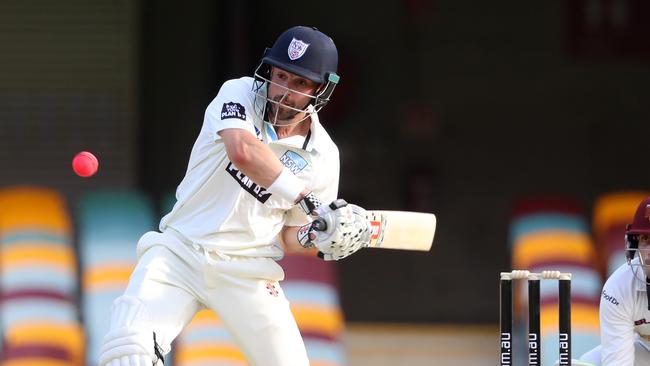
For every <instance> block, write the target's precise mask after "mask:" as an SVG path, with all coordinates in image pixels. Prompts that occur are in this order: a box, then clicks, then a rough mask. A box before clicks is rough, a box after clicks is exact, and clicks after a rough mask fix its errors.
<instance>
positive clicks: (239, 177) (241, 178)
mask: <svg viewBox="0 0 650 366" xmlns="http://www.w3.org/2000/svg"><path fill="white" fill-rule="evenodd" d="M226 171H227V172H228V174H230V175H231V176H232V177H233V178H235V180H236V181H237V183H239V185H240V186H241V187H242V188H243V189H244V190H245V191H246V192H248V193H250V194H251V195H252V196H253V197H255V199H256V200H258V201H260V202H261V203H264V202H266V200H268V199H269V197H271V193H270V192H267V190H266V188H264V187H262V186H260V185H258V184H257V183H255V182H253V181H252V180H251V179H250V178H249V177H247V176H246V174H244V173H242V172H241V171H240V170H239V169H237V167H236V166H235V165H233V163H228V166H227V167H226Z"/></svg>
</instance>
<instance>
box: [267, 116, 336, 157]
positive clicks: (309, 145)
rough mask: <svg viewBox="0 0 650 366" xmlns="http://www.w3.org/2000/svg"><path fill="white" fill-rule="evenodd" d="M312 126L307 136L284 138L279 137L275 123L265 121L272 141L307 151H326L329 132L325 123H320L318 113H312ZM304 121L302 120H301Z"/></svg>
mask: <svg viewBox="0 0 650 366" xmlns="http://www.w3.org/2000/svg"><path fill="white" fill-rule="evenodd" d="M310 108H313V106H310ZM310 117H311V126H310V128H309V129H310V130H309V133H307V136H301V135H295V136H290V137H287V138H283V139H278V136H277V134H276V133H275V129H273V125H271V124H270V123H269V122H266V121H265V122H264V128H265V129H266V133H267V135H268V136H269V138H270V141H271V142H272V143H275V144H280V145H287V146H291V147H294V148H298V149H304V150H306V151H309V152H312V151H313V150H316V152H324V151H325V140H326V138H327V132H326V131H325V128H324V127H323V125H321V124H320V120H319V118H318V114H317V113H315V112H314V113H311V115H310ZM301 123H302V122H301Z"/></svg>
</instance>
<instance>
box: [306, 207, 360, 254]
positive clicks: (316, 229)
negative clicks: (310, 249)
mask: <svg viewBox="0 0 650 366" xmlns="http://www.w3.org/2000/svg"><path fill="white" fill-rule="evenodd" d="M337 201H342V202H343V203H345V201H343V200H337ZM337 201H335V202H333V203H332V204H331V205H330V206H331V207H332V208H333V210H332V211H331V212H328V213H326V214H324V215H322V216H320V217H319V218H318V219H317V220H316V221H315V222H314V223H313V224H312V225H311V227H310V229H309V230H310V233H311V234H312V236H313V234H315V238H314V239H313V244H314V245H315V246H316V247H317V248H318V249H319V250H320V253H319V257H321V258H323V259H324V260H340V259H343V258H345V257H347V256H349V255H351V254H352V253H354V252H356V251H357V250H359V249H360V248H362V247H364V246H367V245H368V244H369V243H370V236H371V232H372V230H371V227H370V223H369V222H368V220H367V219H366V210H364V209H363V208H361V207H359V206H357V205H348V204H345V205H340V203H339V205H336V204H335V203H337ZM334 207H336V208H334Z"/></svg>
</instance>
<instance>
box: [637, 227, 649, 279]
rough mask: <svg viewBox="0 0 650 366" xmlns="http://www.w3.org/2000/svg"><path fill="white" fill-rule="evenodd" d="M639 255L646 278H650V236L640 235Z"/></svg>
mask: <svg viewBox="0 0 650 366" xmlns="http://www.w3.org/2000/svg"><path fill="white" fill-rule="evenodd" d="M638 255H639V258H640V260H641V264H642V265H643V270H644V271H645V274H646V277H650V235H639V250H638Z"/></svg>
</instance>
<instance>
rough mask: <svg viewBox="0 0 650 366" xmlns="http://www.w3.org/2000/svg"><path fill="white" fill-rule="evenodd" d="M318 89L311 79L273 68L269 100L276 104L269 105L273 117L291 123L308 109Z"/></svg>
mask: <svg viewBox="0 0 650 366" xmlns="http://www.w3.org/2000/svg"><path fill="white" fill-rule="evenodd" d="M317 88H318V84H317V83H315V82H313V81H311V80H309V79H305V78H303V77H301V76H298V75H296V74H292V73H290V72H288V71H285V70H282V69H279V68H277V67H273V68H272V69H271V82H270V83H269V86H268V98H269V99H270V100H273V101H275V102H276V103H269V104H270V106H271V107H270V108H271V116H274V117H275V116H276V115H277V117H276V118H277V120H278V121H291V120H292V119H293V118H294V117H296V116H297V115H298V114H300V113H301V111H302V110H304V109H305V108H306V107H307V105H308V104H309V101H310V100H311V99H312V97H311V96H312V95H314V93H315V91H316V89H317ZM287 107H290V108H287ZM292 108H293V109H292Z"/></svg>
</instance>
